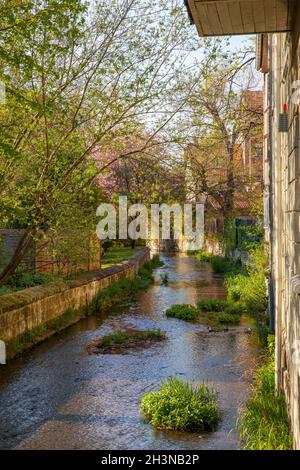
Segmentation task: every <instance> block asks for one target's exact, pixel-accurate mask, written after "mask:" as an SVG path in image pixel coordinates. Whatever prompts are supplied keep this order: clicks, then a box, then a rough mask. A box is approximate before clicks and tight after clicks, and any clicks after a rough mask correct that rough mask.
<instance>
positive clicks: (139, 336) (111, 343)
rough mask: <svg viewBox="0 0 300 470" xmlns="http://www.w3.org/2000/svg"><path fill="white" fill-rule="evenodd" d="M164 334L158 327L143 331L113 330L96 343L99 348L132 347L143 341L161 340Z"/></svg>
mask: <svg viewBox="0 0 300 470" xmlns="http://www.w3.org/2000/svg"><path fill="white" fill-rule="evenodd" d="M165 337H166V334H165V333H164V332H163V331H161V330H160V329H156V330H145V331H137V330H133V331H125V332H123V331H120V330H117V331H114V332H113V333H111V334H109V335H106V336H103V337H102V338H101V340H100V341H99V342H98V343H97V345H96V346H97V348H99V349H104V350H107V349H112V348H119V347H123V348H124V347H126V348H128V347H133V346H138V345H139V344H141V343H144V342H145V341H161V340H163V339H165Z"/></svg>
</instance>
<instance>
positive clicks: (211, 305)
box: [197, 299, 227, 312]
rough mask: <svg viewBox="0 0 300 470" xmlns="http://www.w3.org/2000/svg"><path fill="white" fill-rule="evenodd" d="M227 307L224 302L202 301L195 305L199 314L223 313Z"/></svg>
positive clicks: (216, 300)
mask: <svg viewBox="0 0 300 470" xmlns="http://www.w3.org/2000/svg"><path fill="white" fill-rule="evenodd" d="M226 306H227V302H226V300H220V299H203V300H200V301H199V302H198V303H197V307H198V309H199V310H200V311H201V312H224V311H225V309H226Z"/></svg>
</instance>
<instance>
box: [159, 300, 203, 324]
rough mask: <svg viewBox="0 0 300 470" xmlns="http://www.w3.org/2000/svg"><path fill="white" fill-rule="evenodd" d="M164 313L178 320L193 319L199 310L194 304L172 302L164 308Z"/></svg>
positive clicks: (196, 316) (195, 318)
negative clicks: (172, 303)
mask: <svg viewBox="0 0 300 470" xmlns="http://www.w3.org/2000/svg"><path fill="white" fill-rule="evenodd" d="M166 315H167V317H174V318H177V319H178V320H185V321H195V320H197V318H198V317H199V310H198V309H197V308H196V307H194V305H189V304H174V305H172V306H171V307H170V308H168V309H167V310H166Z"/></svg>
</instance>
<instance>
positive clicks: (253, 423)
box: [238, 336, 292, 450]
mask: <svg viewBox="0 0 300 470" xmlns="http://www.w3.org/2000/svg"><path fill="white" fill-rule="evenodd" d="M238 430H239V432H240V437H241V440H242V444H243V447H244V449H247V450H288V449H292V437H291V434H290V432H289V426H288V419H287V412H286V404H285V399H284V395H283V394H282V393H278V392H276V390H275V363H274V337H272V336H271V337H270V339H269V358H268V360H267V362H266V363H265V364H263V365H262V366H261V367H260V368H259V369H258V370H257V372H256V376H255V383H254V386H253V389H252V394H251V397H250V399H249V400H248V402H247V404H246V408H245V409H244V410H243V411H242V412H241V414H240V417H239V420H238Z"/></svg>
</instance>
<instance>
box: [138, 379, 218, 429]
mask: <svg viewBox="0 0 300 470" xmlns="http://www.w3.org/2000/svg"><path fill="white" fill-rule="evenodd" d="M140 407H141V411H142V412H143V413H144V415H145V416H146V417H147V419H148V420H149V422H150V424H152V425H153V426H154V427H156V428H162V429H173V430H177V431H212V430H214V429H215V428H216V426H217V424H218V422H219V421H220V419H221V414H220V411H219V409H218V404H217V392H216V391H215V390H214V389H213V388H211V387H209V386H208V385H205V384H203V385H200V386H197V387H193V386H192V385H191V384H189V383H188V382H184V381H182V380H179V379H176V378H171V379H169V380H167V381H166V382H165V383H163V384H162V386H161V388H160V389H159V390H157V391H154V392H150V393H146V394H144V395H143V397H142V399H141V405H140Z"/></svg>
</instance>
